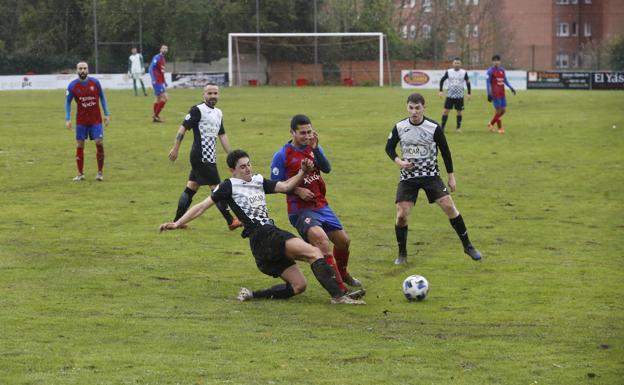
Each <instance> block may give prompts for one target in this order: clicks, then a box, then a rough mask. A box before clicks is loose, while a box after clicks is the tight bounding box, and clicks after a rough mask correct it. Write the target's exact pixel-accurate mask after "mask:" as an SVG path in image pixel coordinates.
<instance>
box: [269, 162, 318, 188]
mask: <svg viewBox="0 0 624 385" xmlns="http://www.w3.org/2000/svg"><path fill="white" fill-rule="evenodd" d="M313 169H314V162H312V161H311V160H310V159H307V158H306V159H304V160H302V161H301V169H299V172H297V173H296V174H295V175H293V176H292V177H290V178H289V179H288V180H286V181H285V182H277V184H276V185H275V192H279V193H288V192H291V191H292V190H293V189H294V188H295V187H297V186H298V185H299V184H301V182H302V181H303V176H304V175H305V174H306V173H309V172H310V171H312V170H313Z"/></svg>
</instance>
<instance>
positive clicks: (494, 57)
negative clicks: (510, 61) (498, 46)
mask: <svg viewBox="0 0 624 385" xmlns="http://www.w3.org/2000/svg"><path fill="white" fill-rule="evenodd" d="M492 60H500V55H494V56H492Z"/></svg>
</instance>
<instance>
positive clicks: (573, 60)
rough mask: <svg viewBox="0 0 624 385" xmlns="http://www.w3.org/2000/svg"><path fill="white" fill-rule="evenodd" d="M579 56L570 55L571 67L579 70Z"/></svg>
mask: <svg viewBox="0 0 624 385" xmlns="http://www.w3.org/2000/svg"><path fill="white" fill-rule="evenodd" d="M578 66H579V65H578V55H577V54H575V53H572V54H570V67H572V68H578Z"/></svg>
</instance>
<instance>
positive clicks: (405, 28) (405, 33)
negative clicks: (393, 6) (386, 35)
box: [401, 25, 407, 39]
mask: <svg viewBox="0 0 624 385" xmlns="http://www.w3.org/2000/svg"><path fill="white" fill-rule="evenodd" d="M401 37H402V38H403V39H407V25H403V26H401Z"/></svg>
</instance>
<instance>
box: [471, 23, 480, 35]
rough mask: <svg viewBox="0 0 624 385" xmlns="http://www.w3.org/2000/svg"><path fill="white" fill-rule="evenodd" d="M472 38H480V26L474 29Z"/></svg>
mask: <svg viewBox="0 0 624 385" xmlns="http://www.w3.org/2000/svg"><path fill="white" fill-rule="evenodd" d="M472 37H479V26H478V25H475V26H474V27H472Z"/></svg>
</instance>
